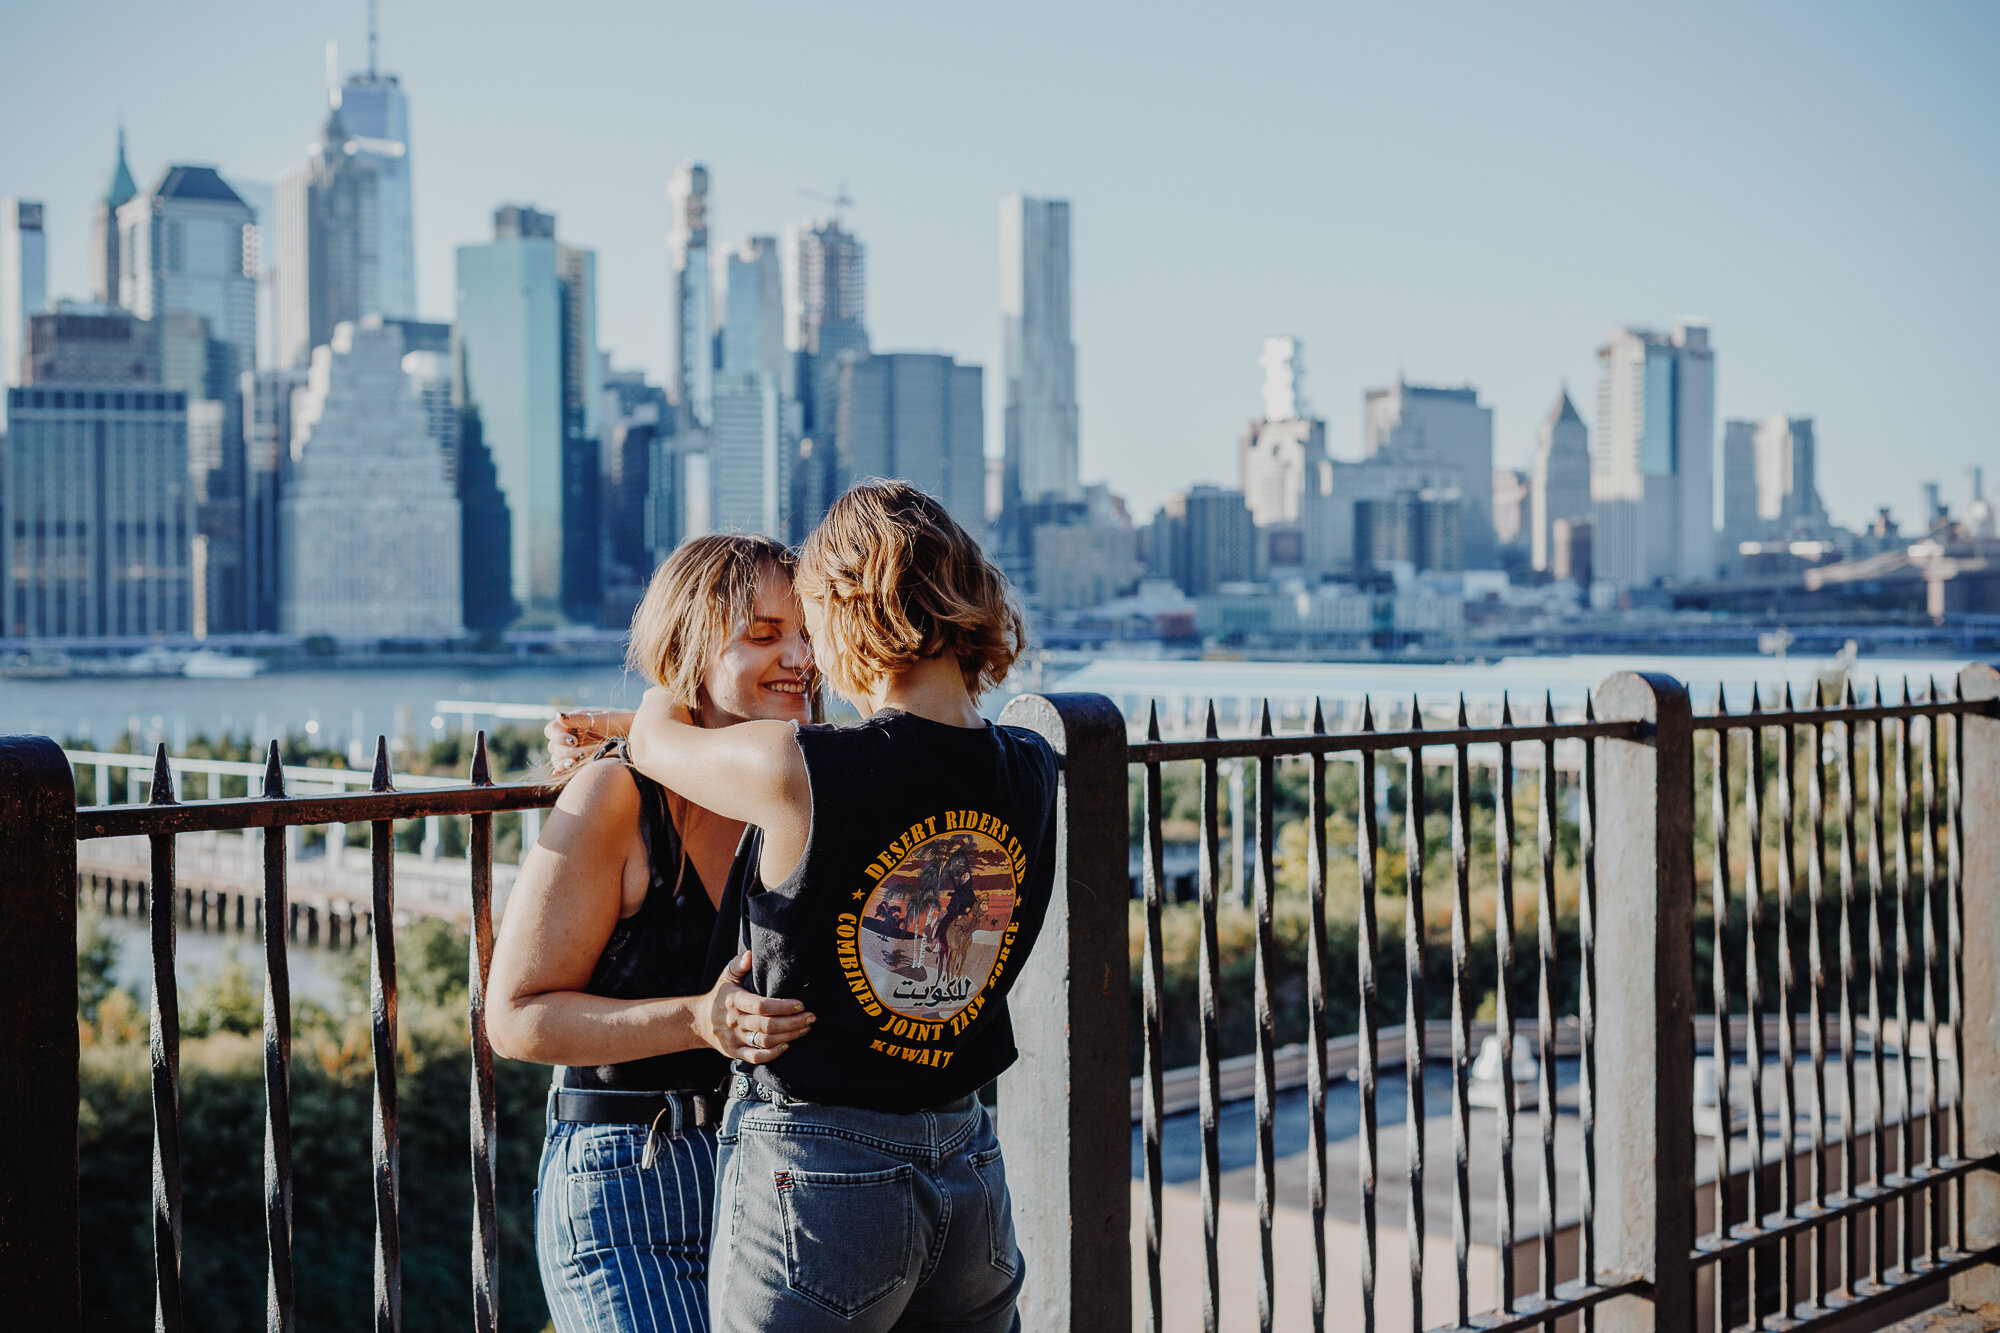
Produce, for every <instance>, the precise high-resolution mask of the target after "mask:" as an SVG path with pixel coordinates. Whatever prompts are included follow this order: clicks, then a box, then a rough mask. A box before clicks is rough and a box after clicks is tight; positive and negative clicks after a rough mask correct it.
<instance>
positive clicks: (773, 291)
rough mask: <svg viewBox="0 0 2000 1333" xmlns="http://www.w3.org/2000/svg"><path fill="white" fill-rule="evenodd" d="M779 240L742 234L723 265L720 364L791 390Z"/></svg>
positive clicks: (734, 372)
mask: <svg viewBox="0 0 2000 1333" xmlns="http://www.w3.org/2000/svg"><path fill="white" fill-rule="evenodd" d="M781 270H782V266H781V265H780V263H779V260H778V242H777V240H776V239H775V238H773V237H770V236H746V237H744V238H743V243H742V244H741V245H739V246H738V247H737V248H736V249H734V250H732V251H730V252H729V254H728V255H727V256H726V257H725V258H724V263H723V284H722V302H721V304H722V311H723V314H722V333H721V352H722V355H721V363H722V364H721V366H720V368H719V369H720V371H721V373H722V374H724V375H759V374H762V373H764V372H765V371H769V372H770V373H771V374H773V375H775V376H777V377H778V382H779V388H780V389H781V390H784V391H786V392H787V393H788V394H789V390H790V385H791V378H792V377H791V373H790V370H789V367H788V364H787V363H788V362H789V360H790V358H789V357H787V356H786V355H785V292H784V278H783V273H782V271H781Z"/></svg>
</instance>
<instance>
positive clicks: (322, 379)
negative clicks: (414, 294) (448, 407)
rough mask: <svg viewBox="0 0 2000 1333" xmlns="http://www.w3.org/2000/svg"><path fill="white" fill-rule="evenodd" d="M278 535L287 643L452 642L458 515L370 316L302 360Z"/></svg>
mask: <svg viewBox="0 0 2000 1333" xmlns="http://www.w3.org/2000/svg"><path fill="white" fill-rule="evenodd" d="M295 435H296V438H297V447H296V449H295V455H296V457H295V459H294V461H293V464H292V469H291V476H290V477H289V478H288V482H287V485H286V488H285V495H284V500H283V502H282V504H283V515H284V518H283V522H282V523H281V524H280V531H281V533H282V535H283V542H284V548H285V554H284V558H283V560H282V562H281V569H282V571H283V585H284V595H283V600H282V610H283V614H282V620H283V625H284V628H285V631H286V632H287V633H290V634H335V635H351V636H367V637H389V636H397V635H412V636H431V635H440V634H456V633H457V632H458V631H459V629H460V628H461V625H462V621H461V618H460V613H461V607H462V603H461V601H460V589H459V564H458V561H459V530H458V525H459V507H458V497H457V496H456V495H455V494H454V493H453V490H452V485H451V482H450V481H449V480H448V479H447V478H446V476H445V467H444V458H443V456H442V455H441V454H440V453H439V452H438V449H437V445H436V442H435V441H433V440H432V438H431V434H430V423H429V420H428V418H427V417H426V414H425V412H424V408H423V404H422V403H421V402H420V401H419V400H418V398H417V396H416V394H415V393H414V392H413V391H412V389H411V386H410V383H409V380H408V377H407V376H406V375H405V374H404V371H403V338H402V335H401V333H400V332H399V331H398V330H396V329H393V328H384V327H383V325H382V318H381V316H379V315H371V316H369V317H367V318H366V319H364V320H363V321H362V322H361V323H360V324H359V325H354V324H342V325H340V326H339V327H338V328H336V329H335V330H334V334H333V340H332V342H331V343H329V344H328V345H326V346H323V347H320V348H318V349H317V350H316V351H315V352H314V353H313V365H312V374H311V379H310V381H309V382H308V385H307V388H306V390H305V392H304V393H303V394H302V395H301V396H300V401H299V404H298V414H297V420H296V422H295Z"/></svg>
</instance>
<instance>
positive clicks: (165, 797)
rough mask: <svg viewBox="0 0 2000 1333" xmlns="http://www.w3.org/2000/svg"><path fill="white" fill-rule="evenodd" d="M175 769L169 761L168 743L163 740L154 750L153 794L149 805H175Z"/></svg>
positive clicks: (148, 802)
mask: <svg viewBox="0 0 2000 1333" xmlns="http://www.w3.org/2000/svg"><path fill="white" fill-rule="evenodd" d="M176 803H177V801H176V799H175V796H174V770H173V766H172V765H171V764H169V763H168V762H167V743H166V742H165V741H161V742H160V743H159V745H158V746H156V747H155V748H154V750H153V794H152V796H151V797H150V798H149V799H148V801H147V804H148V805H174V804H176Z"/></svg>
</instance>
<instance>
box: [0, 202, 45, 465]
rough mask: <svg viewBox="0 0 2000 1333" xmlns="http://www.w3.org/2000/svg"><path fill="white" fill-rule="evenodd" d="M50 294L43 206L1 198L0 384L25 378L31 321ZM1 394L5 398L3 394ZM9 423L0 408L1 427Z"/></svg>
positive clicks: (0, 386) (9, 384) (2, 386)
mask: <svg viewBox="0 0 2000 1333" xmlns="http://www.w3.org/2000/svg"><path fill="white" fill-rule="evenodd" d="M48 299H49V248H48V240H47V238H46V237H45V236H44V235H43V234H42V206H41V205H40V204H38V203H35V202H33V201H32V200H27V199H0V389H9V388H12V387H13V386H14V385H17V384H19V383H21V382H22V378H23V376H22V371H21V359H22V358H23V357H24V356H26V355H27V351H28V320H29V319H30V318H32V317H33V316H35V315H37V314H39V313H41V310H42V307H43V306H45V305H47V304H48ZM4 396H5V395H4V394H0V397H4ZM6 424H7V416H6V413H4V412H0V426H5V425H6Z"/></svg>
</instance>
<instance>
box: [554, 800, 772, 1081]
mask: <svg viewBox="0 0 2000 1333" xmlns="http://www.w3.org/2000/svg"><path fill="white" fill-rule="evenodd" d="M625 771H626V772H628V773H630V774H631V775H632V781H633V782H634V783H636V784H637V785H638V788H639V832H640V834H641V835H642V836H643V837H644V838H645V840H646V859H647V862H648V863H649V865H650V867H651V871H650V878H649V879H648V881H647V884H646V899H645V901H644V902H643V903H641V904H640V905H639V910H638V911H636V912H634V913H633V914H632V915H631V916H628V917H625V918H623V919H621V920H620V921H619V922H618V924H617V926H616V927H614V928H613V929H612V931H611V938H610V939H609V940H608V941H606V942H605V945H604V952H603V953H602V954H600V955H599V956H598V959H597V966H596V967H594V968H592V969H591V973H590V981H589V984H587V985H586V986H584V988H583V989H584V991H585V993H586V994H590V995H603V996H606V997H608V998H610V999H614V1000H650V999H656V998H658V997H660V996H665V995H700V994H703V993H704V992H706V991H707V990H708V988H709V987H711V986H713V985H714V984H715V979H716V978H717V977H719V976H721V975H722V969H723V968H725V967H727V966H728V965H729V960H730V958H731V957H732V956H733V950H734V947H735V944H736V936H737V934H738V932H739V931H740V929H741V917H742V911H743V906H742V904H743V883H744V874H745V873H746V871H747V873H750V874H754V873H755V867H756V862H755V861H750V860H746V859H745V857H746V854H747V853H748V852H749V850H750V840H749V839H747V838H746V839H745V840H744V842H743V844H742V845H741V846H739V847H738V848H737V851H736V860H735V862H734V863H733V864H732V865H731V867H730V872H729V882H728V884H727V885H726V886H725V887H724V889H723V894H722V907H721V910H720V911H718V910H717V909H716V906H715V904H714V903H712V902H710V901H709V897H708V889H707V888H706V887H705V886H704V885H703V884H702V882H701V875H700V873H699V872H697V871H696V870H695V868H694V862H693V860H691V859H690V860H687V861H686V862H685V863H683V860H682V857H681V838H680V833H679V832H678V831H677V830H676V829H675V828H674V821H673V816H672V814H671V813H670V812H669V810H668V808H667V793H666V791H665V789H664V788H662V787H661V786H660V784H658V783H657V782H654V781H653V780H652V779H651V778H649V777H647V776H646V775H645V774H643V773H641V772H639V770H638V769H636V768H632V767H630V766H629V765H628V766H627V767H626V770H625ZM728 1072H729V1061H728V1059H727V1058H725V1057H724V1056H723V1054H722V1053H721V1052H720V1051H716V1050H713V1049H711V1048H709V1047H707V1046H701V1047H696V1048H695V1049H693V1050H686V1051H674V1052H672V1053H670V1054H667V1055H651V1056H647V1057H646V1058H645V1059H643V1060H628V1061H626V1062H625V1063H623V1064H615V1065H564V1066H562V1067H560V1068H559V1069H558V1070H557V1072H556V1083H557V1084H558V1086H561V1087H565V1088H624V1089H644V1090H648V1091H651V1090H657V1089H681V1088H690V1089H698V1090H700V1091H702V1092H713V1091H715V1090H716V1089H717V1088H718V1087H719V1086H721V1084H722V1081H723V1079H724V1077H725V1076H726V1075H727V1074H728Z"/></svg>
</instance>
